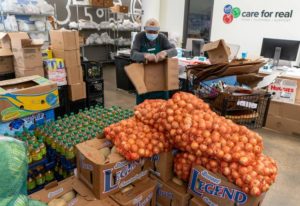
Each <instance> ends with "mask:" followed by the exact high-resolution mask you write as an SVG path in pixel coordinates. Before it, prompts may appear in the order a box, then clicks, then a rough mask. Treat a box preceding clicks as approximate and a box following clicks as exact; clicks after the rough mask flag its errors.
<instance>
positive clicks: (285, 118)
mask: <svg viewBox="0 0 300 206" xmlns="http://www.w3.org/2000/svg"><path fill="white" fill-rule="evenodd" d="M299 113H300V105H296V104H288V103H282V102H275V101H271V103H270V107H269V113H268V117H267V122H266V128H268V129H271V130H274V131H276V132H280V133H283V134H288V135H296V136H300V127H299V125H300V116H299Z"/></svg>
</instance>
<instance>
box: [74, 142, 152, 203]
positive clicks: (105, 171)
mask: <svg viewBox="0 0 300 206" xmlns="http://www.w3.org/2000/svg"><path fill="white" fill-rule="evenodd" d="M104 147H112V143H111V142H109V141H108V140H106V139H93V140H89V141H86V142H83V143H81V144H78V145H76V149H77V154H76V159H77V174H78V177H79V179H80V180H81V181H83V182H84V183H85V184H86V185H87V186H88V187H89V188H90V189H91V190H92V191H93V193H94V195H95V196H96V197H97V198H99V199H103V198H106V197H108V196H109V195H112V194H114V193H117V192H118V191H120V190H121V188H124V187H126V186H128V185H130V184H132V183H134V182H135V181H137V180H140V179H143V178H145V177H146V176H147V175H148V172H147V171H142V167H143V165H144V160H138V161H126V160H125V159H123V160H120V159H118V160H117V162H108V163H105V162H104V160H103V159H102V158H101V155H100V151H99V150H100V149H102V148H104Z"/></svg>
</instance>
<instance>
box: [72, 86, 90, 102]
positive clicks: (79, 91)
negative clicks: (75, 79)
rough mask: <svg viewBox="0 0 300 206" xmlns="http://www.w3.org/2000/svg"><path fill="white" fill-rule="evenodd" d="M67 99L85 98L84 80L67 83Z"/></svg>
mask: <svg viewBox="0 0 300 206" xmlns="http://www.w3.org/2000/svg"><path fill="white" fill-rule="evenodd" d="M68 93H69V100H72V101H77V100H81V99H85V98H86V85H85V82H81V83H77V84H71V85H69V92H68Z"/></svg>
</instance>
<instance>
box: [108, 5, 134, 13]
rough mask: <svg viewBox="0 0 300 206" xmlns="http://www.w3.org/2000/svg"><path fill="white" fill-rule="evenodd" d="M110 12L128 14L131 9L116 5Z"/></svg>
mask: <svg viewBox="0 0 300 206" xmlns="http://www.w3.org/2000/svg"><path fill="white" fill-rule="evenodd" d="M110 10H111V12H113V13H128V11H129V8H128V6H121V5H114V6H113V7H111V8H110Z"/></svg>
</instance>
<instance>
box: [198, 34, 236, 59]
mask: <svg viewBox="0 0 300 206" xmlns="http://www.w3.org/2000/svg"><path fill="white" fill-rule="evenodd" d="M203 51H206V52H207V53H208V56H209V61H210V62H211V63H212V64H218V63H225V62H228V61H229V56H230V54H231V52H230V48H229V47H228V46H227V45H226V43H225V41H224V40H223V39H221V40H218V41H214V42H211V43H208V44H205V45H204V46H203Z"/></svg>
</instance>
